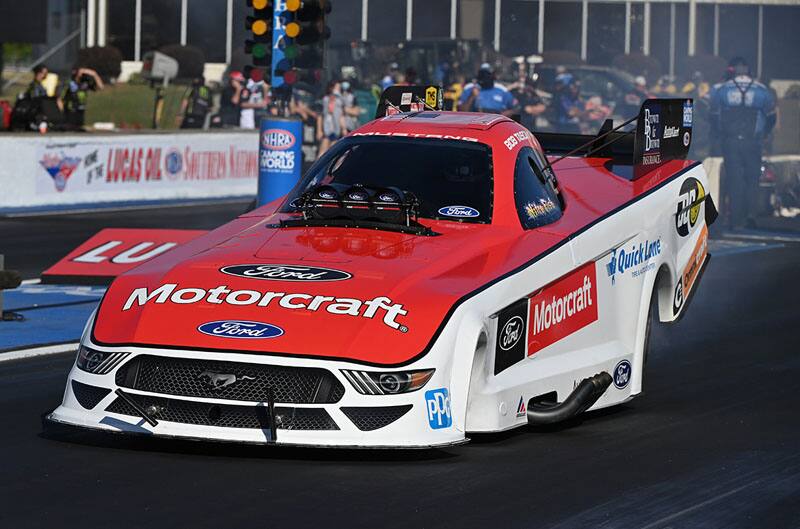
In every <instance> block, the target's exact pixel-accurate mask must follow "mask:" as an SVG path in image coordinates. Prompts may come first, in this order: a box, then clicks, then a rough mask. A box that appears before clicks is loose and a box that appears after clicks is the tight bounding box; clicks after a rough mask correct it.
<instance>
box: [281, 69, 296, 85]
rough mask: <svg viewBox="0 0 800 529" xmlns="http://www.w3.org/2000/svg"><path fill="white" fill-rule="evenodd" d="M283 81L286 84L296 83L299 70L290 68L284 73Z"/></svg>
mask: <svg viewBox="0 0 800 529" xmlns="http://www.w3.org/2000/svg"><path fill="white" fill-rule="evenodd" d="M283 82H284V83H286V84H295V83H296V82H297V72H296V71H295V70H289V71H288V72H286V73H285V74H283Z"/></svg>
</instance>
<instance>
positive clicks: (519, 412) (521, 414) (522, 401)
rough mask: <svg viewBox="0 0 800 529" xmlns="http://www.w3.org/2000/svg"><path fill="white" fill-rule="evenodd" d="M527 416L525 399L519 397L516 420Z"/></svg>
mask: <svg viewBox="0 0 800 529" xmlns="http://www.w3.org/2000/svg"><path fill="white" fill-rule="evenodd" d="M525 415H527V410H526V409H525V399H524V398H523V397H522V395H520V397H519V404H517V419H519V418H520V417H525Z"/></svg>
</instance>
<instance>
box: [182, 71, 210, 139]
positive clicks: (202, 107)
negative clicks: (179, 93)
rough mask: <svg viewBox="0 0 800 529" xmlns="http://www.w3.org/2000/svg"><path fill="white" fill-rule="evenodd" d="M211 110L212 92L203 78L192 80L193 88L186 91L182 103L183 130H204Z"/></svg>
mask: <svg viewBox="0 0 800 529" xmlns="http://www.w3.org/2000/svg"><path fill="white" fill-rule="evenodd" d="M210 109H211V91H210V90H209V89H208V87H207V86H206V84H205V79H203V77H196V78H195V79H193V80H192V87H191V88H190V89H189V90H187V91H186V93H185V94H184V96H183V101H181V112H180V114H181V115H182V116H183V121H182V122H181V128H182V129H202V128H203V127H204V126H205V123H206V116H207V115H208V111H209V110H210Z"/></svg>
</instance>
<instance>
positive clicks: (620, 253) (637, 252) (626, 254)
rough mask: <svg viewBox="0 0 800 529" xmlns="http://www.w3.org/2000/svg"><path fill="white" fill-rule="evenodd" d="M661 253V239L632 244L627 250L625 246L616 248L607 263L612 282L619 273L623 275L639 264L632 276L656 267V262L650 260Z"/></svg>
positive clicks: (612, 282)
mask: <svg viewBox="0 0 800 529" xmlns="http://www.w3.org/2000/svg"><path fill="white" fill-rule="evenodd" d="M660 254H661V239H657V240H655V241H649V240H646V241H644V242H640V243H639V244H638V245H635V244H634V245H633V246H631V247H630V248H629V249H628V250H627V251H626V250H625V249H624V248H618V249H616V248H615V249H614V250H613V252H612V253H611V260H610V261H609V262H608V264H607V265H606V271H607V272H608V276H609V277H610V278H611V284H612V285H613V284H614V283H615V282H616V277H617V274H619V275H623V274H624V273H625V271H626V270H629V269H631V268H634V267H639V265H643V264H644V265H645V266H642V267H640V268H637V269H636V270H634V271H633V272H632V273H631V276H633V277H638V276H641V275H642V274H643V273H645V272H647V271H648V270H651V269H653V268H655V265H656V264H655V263H652V262H649V261H650V260H651V259H653V258H654V257H656V256H658V255H660Z"/></svg>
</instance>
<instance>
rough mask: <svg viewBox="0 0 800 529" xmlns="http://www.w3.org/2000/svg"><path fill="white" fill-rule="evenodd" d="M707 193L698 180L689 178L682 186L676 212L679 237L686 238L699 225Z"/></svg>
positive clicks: (676, 227) (676, 226)
mask: <svg viewBox="0 0 800 529" xmlns="http://www.w3.org/2000/svg"><path fill="white" fill-rule="evenodd" d="M705 196H706V191H705V189H704V188H703V184H701V183H700V181H699V180H697V179H696V178H691V177H689V178H687V179H686V180H685V181H684V182H683V185H681V191H680V195H679V196H678V207H677V210H676V212H675V229H676V230H677V232H678V235H680V236H681V237H686V236H687V235H689V230H690V229H691V228H694V225H695V224H697V219H698V218H699V216H700V207H701V206H702V205H703V202H702V201H703V199H704V198H705Z"/></svg>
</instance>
